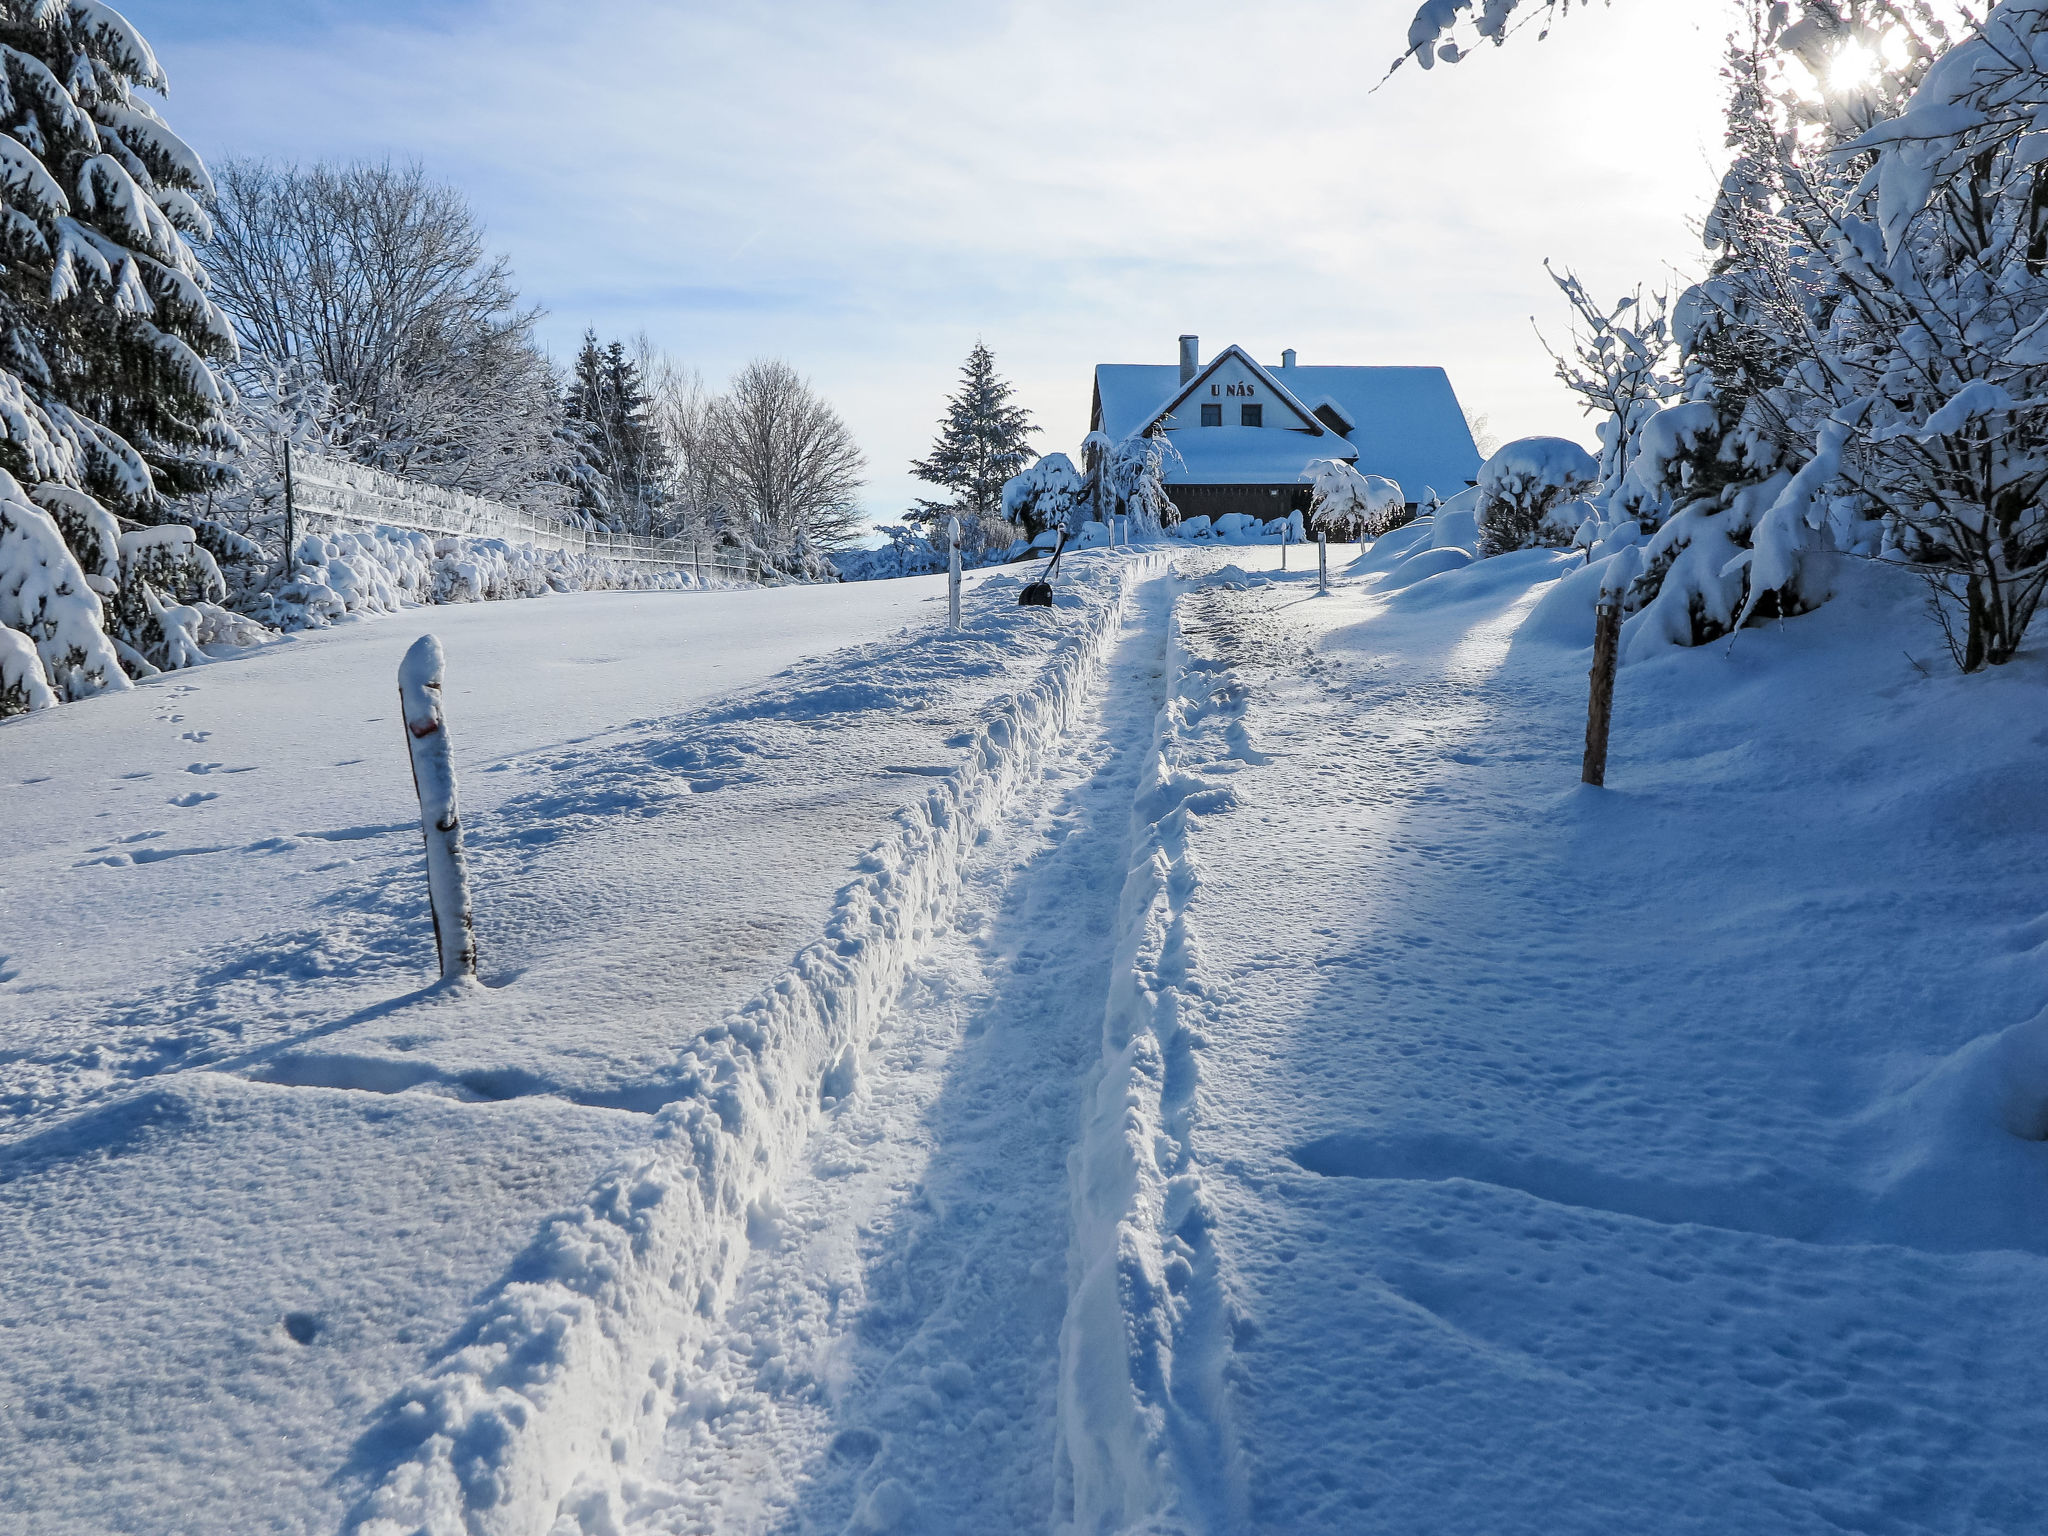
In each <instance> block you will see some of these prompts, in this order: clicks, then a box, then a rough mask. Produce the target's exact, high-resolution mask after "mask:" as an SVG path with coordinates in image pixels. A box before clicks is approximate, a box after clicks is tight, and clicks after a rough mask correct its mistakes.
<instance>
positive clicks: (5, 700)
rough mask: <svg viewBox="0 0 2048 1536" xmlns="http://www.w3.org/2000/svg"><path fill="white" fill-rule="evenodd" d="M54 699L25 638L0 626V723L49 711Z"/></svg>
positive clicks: (54, 701)
mask: <svg viewBox="0 0 2048 1536" xmlns="http://www.w3.org/2000/svg"><path fill="white" fill-rule="evenodd" d="M56 702H57V695H56V694H54V693H52V692H51V691H50V685H49V684H48V683H46V682H44V681H43V662H42V658H41V657H39V656H38V655H36V648H35V646H34V645H32V644H30V643H29V638H28V636H27V635H24V634H21V633H20V632H18V631H16V630H12V629H8V628H6V627H4V626H0V720H4V719H6V718H7V717H8V716H9V715H25V714H27V713H28V712H29V711H30V710H32V709H48V708H50V707H51V706H52V705H54V704H55V703H56Z"/></svg>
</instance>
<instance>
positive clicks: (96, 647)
mask: <svg viewBox="0 0 2048 1536" xmlns="http://www.w3.org/2000/svg"><path fill="white" fill-rule="evenodd" d="M165 84H166V82H165V79H164V74H163V71H162V69H161V68H160V67H159V65H158V64H157V61H156V58H155V56H154V55H153V54H152V53H151V51H150V48H149V45H148V43H147V42H145V41H144V40H143V38H142V36H141V34H140V33H139V32H137V31H136V30H135V28H134V27H132V26H131V25H130V24H129V23H128V22H127V21H126V20H125V19H124V18H123V17H121V16H120V14H119V13H117V12H115V11H114V10H112V9H110V8H109V7H107V6H105V5H103V4H100V3H98V0H0V186H4V188H5V201H4V205H0V470H4V471H5V472H6V473H5V474H4V476H0V626H5V627H6V628H9V629H12V630H14V631H16V632H17V633H19V634H20V635H22V636H23V637H24V638H25V639H26V640H27V641H28V642H29V643H30V645H31V647H32V648H33V650H34V651H35V653H36V655H37V657H38V661H39V665H40V666H41V668H42V670H43V673H44V688H43V689H41V690H38V689H36V688H34V687H31V686H28V685H27V684H26V683H25V682H23V681H22V680H21V678H20V677H19V675H18V674H19V672H20V670H21V666H22V662H21V647H20V646H19V645H18V644H16V643H14V642H12V641H9V642H5V644H6V648H7V652H8V655H9V658H10V660H9V662H8V666H9V668H10V669H11V675H15V681H14V682H13V683H12V685H0V712H5V711H7V710H10V709H15V708H22V707H34V706H35V705H37V704H39V703H43V702H47V700H48V699H49V698H56V699H60V700H61V699H76V698H80V697H84V696H86V695H88V694H91V693H95V692H99V691H101V690H103V689H108V688H121V687H126V686H127V684H128V678H127V675H126V673H125V672H124V670H123V668H122V666H121V665H120V660H119V658H118V657H117V655H116V642H117V641H118V642H119V643H120V644H122V645H123V646H125V647H126V648H127V649H128V651H129V653H130V654H131V655H132V656H134V657H135V658H136V659H137V660H138V662H139V660H140V658H141V655H142V650H141V649H138V648H137V643H138V642H139V643H140V645H141V647H142V648H147V647H148V646H150V645H152V644H157V645H160V644H162V643H163V642H164V640H165V635H164V632H163V630H162V627H161V624H160V622H159V615H158V614H157V613H156V612H155V611H154V610H153V609H152V608H151V605H150V602H149V596H150V594H149V593H148V592H147V591H146V590H143V589H142V588H138V590H137V591H136V592H134V593H132V594H127V595H126V597H125V598H124V600H123V601H122V602H121V603H120V604H119V609H120V611H121V612H124V613H128V614H131V615H139V617H135V618H134V619H133V621H132V623H133V632H132V633H131V634H129V635H126V636H123V635H120V634H118V633H116V632H115V631H118V630H119V628H120V625H119V623H118V622H117V621H116V620H115V619H114V618H112V617H111V616H110V614H109V611H108V607H107V604H106V602H105V601H103V600H107V599H115V598H117V597H123V588H122V582H123V579H124V570H123V562H122V561H121V558H120V553H119V544H118V539H117V537H116V535H117V534H118V528H117V525H116V524H115V523H114V521H113V518H112V517H111V516H110V515H109V512H108V509H109V508H112V509H114V510H116V511H119V512H121V513H123V514H125V515H127V516H129V517H131V518H134V519H136V520H138V521H142V522H154V521H156V520H157V519H158V518H159V517H160V516H161V515H162V510H163V498H164V497H166V496H174V495H178V494H181V493H188V492H192V491H196V490H200V489H202V488H204V487H205V486H206V485H208V484H210V483H213V482H215V481H216V480H217V479H218V478H219V477H220V476H221V475H222V474H223V472H224V471H223V469H222V466H221V458H222V456H223V455H225V454H228V453H231V452H233V451H234V449H235V448H236V446H237V442H236V438H235V435H234V432H233V429H232V428H231V427H230V425H229V424H228V421H227V418H226V406H227V400H228V392H227V391H225V390H224V389H223V387H222V385H221V384H220V382H219V380H218V379H217V378H216V376H215V373H214V368H213V363H214V362H215V361H217V360H222V361H224V360H228V359H231V358H232V357H233V356H234V354H235V338H234V333H233V330H232V328H231V326H230V325H229V323H228V320H227V317H226V316H225V315H224V314H223V313H222V312H221V310H220V309H219V307H218V306H217V305H215V303H214V302H213V300H212V297H211V296H210V294H209V292H208V284H207V279H206V275H205V274H204V272H203V271H202V270H201V269H200V266H199V264H198V262H197V261H196V260H195V259H194V257H193V254H192V251H191V248H190V246H189V245H188V244H187V241H186V237H187V236H188V235H189V236H192V237H194V238H199V239H203V238H205V236H206V234H207V233H208V222H207V215H206V213H205V211H204V210H203V208H202V206H201V204H202V200H203V199H205V198H206V197H208V196H209V195H210V193H211V191H212V183H211V182H210V181H209V179H208V177H207V173H206V169H205V167H204V166H203V165H202V164H201V162H200V160H199V157H198V156H197V155H196V154H194V153H193V152H192V150H191V149H190V147H188V146H187V145H186V144H185V143H184V141H183V140H181V139H180V138H178V136H177V135H176V134H175V133H173V132H172V131H171V130H170V128H169V127H167V126H166V125H165V123H164V121H163V119H162V117H161V116H159V115H158V113H157V111H156V109H155V108H154V107H153V106H152V105H151V104H150V102H149V101H148V99H147V97H146V96H145V94H144V93H146V92H161V91H162V90H163V89H164V88H165ZM24 487H26V489H24ZM196 568H197V566H196V562H195V563H194V569H196ZM159 574H160V573H159ZM127 579H129V580H132V581H134V582H137V583H142V584H143V588H146V586H147V583H148V581H149V579H150V577H149V573H148V572H145V571H143V570H142V569H140V568H136V569H135V570H132V571H130V572H128V573H127ZM159 606H162V604H161V600H160V596H159ZM110 626H111V628H110Z"/></svg>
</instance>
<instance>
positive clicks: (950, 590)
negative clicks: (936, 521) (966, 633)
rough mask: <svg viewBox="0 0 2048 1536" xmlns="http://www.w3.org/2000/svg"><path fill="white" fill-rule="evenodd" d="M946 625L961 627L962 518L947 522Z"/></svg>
mask: <svg viewBox="0 0 2048 1536" xmlns="http://www.w3.org/2000/svg"><path fill="white" fill-rule="evenodd" d="M946 627H947V628H948V629H952V630H958V629H959V628H960V519H959V518H957V517H956V518H953V519H951V520H950V521H949V522H948V523H947V524H946Z"/></svg>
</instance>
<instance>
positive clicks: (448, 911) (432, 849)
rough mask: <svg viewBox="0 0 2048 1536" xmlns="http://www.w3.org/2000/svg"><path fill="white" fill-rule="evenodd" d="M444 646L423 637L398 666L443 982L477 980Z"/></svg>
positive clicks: (474, 940)
mask: <svg viewBox="0 0 2048 1536" xmlns="http://www.w3.org/2000/svg"><path fill="white" fill-rule="evenodd" d="M442 661H443V658H442V655H441V642H440V640H439V639H438V638H436V637H435V636H433V635H421V636H420V637H419V639H417V640H415V641H414V642H413V643H412V649H411V650H409V651H407V652H406V653H405V660H403V661H401V662H400V663H399V664H398V705H399V713H400V715H401V716H402V717H403V718H404V720H405V744H406V748H407V750H408V751H409V752H410V753H411V754H412V784H413V789H414V790H415V791H417V792H418V794H419V797H420V831H421V833H422V834H423V835H424V836H425V838H426V843H427V899H428V901H429V902H430V904H431V905H432V907H433V912H434V949H435V951H436V952H437V953H438V954H439V955H440V957H441V979H442V980H443V981H452V980H454V979H455V978H457V977H460V976H474V975H475V974H476V928H475V925H474V924H473V923H472V921H471V919H470V911H469V871H468V869H467V868H466V867H465V866H464V864H463V862H462V818H461V816H460V815H459V814H458V812H457V809H456V804H455V759H454V756H453V755H452V754H451V753H450V752H449V750H448V723H447V720H446V719H445V718H444V717H443V715H442V713H441V668H442Z"/></svg>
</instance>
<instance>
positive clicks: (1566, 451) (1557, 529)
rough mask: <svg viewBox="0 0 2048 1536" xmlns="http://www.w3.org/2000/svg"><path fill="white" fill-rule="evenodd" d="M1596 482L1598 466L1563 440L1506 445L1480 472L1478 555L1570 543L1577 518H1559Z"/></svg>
mask: <svg viewBox="0 0 2048 1536" xmlns="http://www.w3.org/2000/svg"><path fill="white" fill-rule="evenodd" d="M1599 480H1600V465H1599V463H1598V461H1597V460H1595V459H1594V457H1593V456H1592V455H1591V454H1590V453H1588V452H1586V450H1585V449H1583V448H1581V447H1580V446H1579V445H1578V444H1577V443H1574V442H1572V441H1570V440H1569V439H1567V438H1562V437H1523V438H1517V439H1516V440H1515V441H1514V442H1512V443H1509V444H1507V445H1506V446H1504V447H1503V448H1501V449H1500V451H1499V452H1497V453H1495V454H1494V456H1493V457H1492V458H1490V459H1488V460H1487V461H1486V463H1485V464H1483V465H1482V466H1480V470H1479V508H1478V515H1479V549H1480V553H1481V554H1483V555H1502V554H1506V553H1507V552H1508V551H1510V550H1515V549H1533V548H1537V547H1539V546H1545V545H1548V546H1551V547H1554V548H1562V547H1564V546H1565V545H1567V544H1569V543H1570V542H1571V541H1572V538H1573V536H1574V535H1575V534H1576V533H1577V532H1578V529H1579V519H1569V520H1567V519H1566V518H1565V517H1563V516H1561V515H1560V514H1562V513H1563V512H1564V510H1565V509H1566V508H1568V507H1572V506H1574V505H1575V504H1576V503H1577V500H1578V498H1579V496H1580V495H1581V494H1582V493H1584V492H1586V491H1588V490H1591V489H1592V488H1593V487H1594V486H1595V485H1597V484H1598V483H1599Z"/></svg>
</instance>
